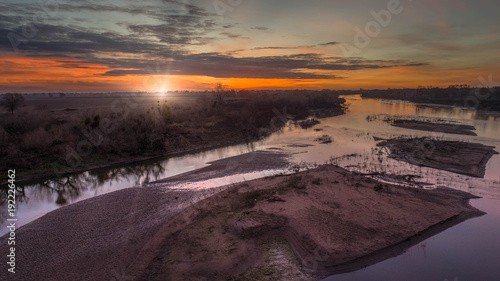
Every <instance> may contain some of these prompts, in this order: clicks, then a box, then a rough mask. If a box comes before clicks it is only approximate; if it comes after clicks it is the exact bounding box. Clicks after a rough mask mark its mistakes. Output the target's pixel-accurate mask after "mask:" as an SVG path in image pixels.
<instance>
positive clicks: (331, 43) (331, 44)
mask: <svg viewBox="0 0 500 281" xmlns="http://www.w3.org/2000/svg"><path fill="white" fill-rule="evenodd" d="M337 44H340V42H335V41H332V42H326V43H323V44H318V46H333V45H337Z"/></svg>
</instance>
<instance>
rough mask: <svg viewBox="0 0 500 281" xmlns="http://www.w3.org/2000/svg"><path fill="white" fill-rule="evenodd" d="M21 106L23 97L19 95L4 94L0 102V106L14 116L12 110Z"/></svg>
mask: <svg viewBox="0 0 500 281" xmlns="http://www.w3.org/2000/svg"><path fill="white" fill-rule="evenodd" d="M23 105H24V97H23V95H21V94H12V93H9V94H4V95H3V97H2V100H0V106H2V107H5V108H6V109H7V110H8V111H10V113H11V114H14V110H16V109H17V108H18V107H20V106H23Z"/></svg>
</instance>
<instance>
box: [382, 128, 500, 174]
mask: <svg viewBox="0 0 500 281" xmlns="http://www.w3.org/2000/svg"><path fill="white" fill-rule="evenodd" d="M377 145H378V146H380V147H387V148H389V150H390V155H389V156H390V157H392V158H394V159H398V160H401V161H405V162H408V163H410V164H413V165H419V166H425V167H430V168H435V169H440V170H445V171H449V172H453V173H458V174H463V175H468V176H473V177H478V178H482V177H484V174H485V171H486V164H487V163H488V161H489V160H490V158H491V157H492V156H493V155H494V154H498V152H497V151H495V150H494V148H495V147H493V146H487V145H483V144H480V143H470V142H462V141H446V140H440V139H434V138H427V137H422V138H403V137H402V138H394V139H390V140H386V141H383V142H380V143H378V144H377Z"/></svg>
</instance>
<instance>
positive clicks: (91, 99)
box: [0, 94, 201, 114]
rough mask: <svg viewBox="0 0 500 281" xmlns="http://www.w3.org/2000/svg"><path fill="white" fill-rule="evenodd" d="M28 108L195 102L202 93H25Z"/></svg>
mask: <svg viewBox="0 0 500 281" xmlns="http://www.w3.org/2000/svg"><path fill="white" fill-rule="evenodd" d="M24 98H25V106H24V108H23V109H24V110H26V109H45V110H51V111H64V110H68V109H77V110H85V109H106V108H109V109H111V108H112V107H113V106H116V105H117V103H119V102H120V101H121V100H125V101H130V102H133V104H135V105H138V106H146V105H149V104H151V105H153V104H156V103H157V102H158V101H160V102H163V101H165V100H166V101H167V102H168V103H172V104H179V103H189V102H195V101H196V100H197V99H200V98H201V94H166V95H164V96H159V95H151V96H129V95H113V96H99V95H91V96H90V95H87V96H67V97H59V96H56V97H48V96H40V95H25V96H24ZM6 113H7V110H6V109H5V108H0V114H6Z"/></svg>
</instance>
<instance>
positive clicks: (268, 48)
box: [252, 47, 299, 50]
mask: <svg viewBox="0 0 500 281" xmlns="http://www.w3.org/2000/svg"><path fill="white" fill-rule="evenodd" d="M297 48H299V47H255V48H253V49H252V50H293V49H297Z"/></svg>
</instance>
